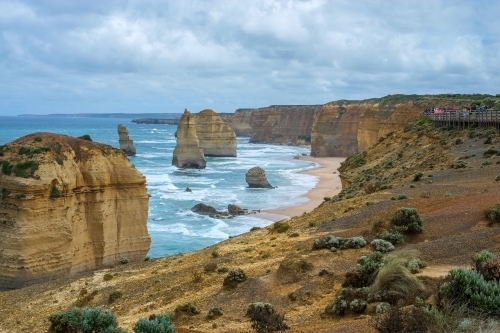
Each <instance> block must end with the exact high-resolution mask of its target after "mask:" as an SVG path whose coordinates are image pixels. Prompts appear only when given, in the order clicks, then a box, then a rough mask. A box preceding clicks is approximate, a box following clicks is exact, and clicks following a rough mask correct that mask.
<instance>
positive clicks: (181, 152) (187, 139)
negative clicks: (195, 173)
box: [172, 110, 207, 169]
mask: <svg viewBox="0 0 500 333" xmlns="http://www.w3.org/2000/svg"><path fill="white" fill-rule="evenodd" d="M172 165H175V166H176V167H178V168H193V169H204V168H205V167H206V166H207V161H206V160H205V155H204V154H203V148H202V147H201V146H200V142H199V140H198V135H197V133H196V120H195V116H194V115H192V114H191V112H189V111H188V110H185V111H184V113H183V114H182V117H181V120H180V121H179V125H178V126H177V144H176V145H175V149H174V153H173V157H172Z"/></svg>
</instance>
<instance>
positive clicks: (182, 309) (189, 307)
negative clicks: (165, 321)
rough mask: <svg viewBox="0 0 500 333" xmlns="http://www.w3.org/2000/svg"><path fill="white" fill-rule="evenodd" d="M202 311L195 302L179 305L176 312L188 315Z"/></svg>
mask: <svg viewBox="0 0 500 333" xmlns="http://www.w3.org/2000/svg"><path fill="white" fill-rule="evenodd" d="M199 313H200V309H199V308H198V307H197V306H196V304H193V303H186V304H182V305H178V306H177V307H176V308H175V314H176V315H178V314H187V315H190V316H192V315H197V314H199Z"/></svg>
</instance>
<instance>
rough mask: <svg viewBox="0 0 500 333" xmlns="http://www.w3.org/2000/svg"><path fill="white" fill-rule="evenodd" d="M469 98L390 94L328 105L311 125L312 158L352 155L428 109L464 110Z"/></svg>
mask: <svg viewBox="0 0 500 333" xmlns="http://www.w3.org/2000/svg"><path fill="white" fill-rule="evenodd" d="M473 100H474V99H472V98H467V97H461V96H458V97H447V96H423V95H420V96H419V95H393V96H391V95H389V96H386V97H383V98H376V99H367V100H363V101H347V100H340V101H334V102H330V103H327V104H325V105H324V106H323V107H322V108H321V112H319V114H318V116H317V117H316V118H315V121H314V124H313V125H312V134H311V155H312V156H316V157H327V156H339V157H340V156H344V157H345V156H350V155H352V154H355V153H357V152H359V151H364V150H366V149H368V148H369V147H371V146H372V145H373V144H375V143H376V142H377V141H378V140H379V139H380V138H382V137H384V136H385V135H387V134H388V133H390V132H393V131H396V130H398V129H400V128H403V127H405V126H406V125H407V124H409V123H411V122H413V121H414V120H415V119H417V118H418V117H419V115H420V114H421V113H422V112H423V111H424V110H425V109H427V108H434V107H440V108H451V107H456V108H459V109H461V108H462V107H464V106H468V105H470V104H471V102H472V101H473Z"/></svg>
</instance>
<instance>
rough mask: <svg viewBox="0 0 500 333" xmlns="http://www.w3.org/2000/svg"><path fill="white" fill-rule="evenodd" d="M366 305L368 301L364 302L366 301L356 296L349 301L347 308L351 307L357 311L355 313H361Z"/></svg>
mask: <svg viewBox="0 0 500 333" xmlns="http://www.w3.org/2000/svg"><path fill="white" fill-rule="evenodd" d="M367 305H368V303H366V301H363V300H359V299H357V298H356V299H354V300H353V301H352V302H350V303H349V309H351V310H352V311H354V312H357V313H363V312H365V309H366V306H367Z"/></svg>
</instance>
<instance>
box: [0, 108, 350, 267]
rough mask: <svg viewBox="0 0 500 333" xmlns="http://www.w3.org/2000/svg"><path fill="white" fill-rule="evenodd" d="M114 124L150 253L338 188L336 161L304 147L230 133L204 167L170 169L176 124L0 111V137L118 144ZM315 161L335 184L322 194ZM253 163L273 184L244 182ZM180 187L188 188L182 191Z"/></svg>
mask: <svg viewBox="0 0 500 333" xmlns="http://www.w3.org/2000/svg"><path fill="white" fill-rule="evenodd" d="M120 123H122V124H124V125H125V126H127V128H128V129H129V132H130V138H131V139H133V140H134V142H135V145H136V147H137V156H136V157H129V159H130V161H131V162H132V164H134V165H135V167H136V168H137V169H138V170H139V171H140V172H141V173H142V174H143V175H145V176H146V179H147V187H148V193H149V194H150V195H151V197H150V204H149V218H148V230H149V233H150V234H151V238H152V244H151V250H150V252H149V254H148V255H149V256H151V257H162V256H166V255H172V254H176V253H184V252H190V251H195V250H198V249H201V248H204V247H206V246H209V245H212V244H215V243H217V242H220V241H222V240H225V239H227V238H228V237H229V236H234V235H238V234H241V233H244V232H247V231H249V230H250V229H251V228H252V227H255V226H258V227H263V226H266V225H269V224H270V223H271V222H272V221H274V220H276V219H277V216H276V215H270V214H279V218H278V219H282V218H286V217H288V216H294V215H298V214H302V213H303V212H304V211H310V210H312V208H314V207H315V206H317V205H318V204H319V203H320V202H321V201H322V199H323V197H324V196H332V195H334V194H336V193H337V192H338V191H340V189H338V188H337V187H338V186H340V181H339V180H338V176H337V175H334V174H333V171H335V170H336V168H337V167H338V166H337V167H334V168H333V169H332V167H333V165H329V164H325V162H326V163H329V162H328V160H329V159H325V161H323V159H316V158H310V157H309V156H303V155H304V154H306V155H308V154H309V148H307V147H296V146H284V145H283V146H280V145H269V144H250V143H248V138H238V156H237V157H235V158H208V159H207V162H208V163H207V168H206V169H205V170H181V169H177V168H176V167H174V166H172V165H171V158H172V152H173V148H174V146H175V137H174V132H175V129H176V126H172V125H151V124H132V123H130V119H128V118H123V119H122V118H114V119H105V118H104V119H103V118H100V119H96V118H77V117H74V118H73V117H71V118H67V117H61V118H59V117H2V118H0V144H5V143H8V142H10V141H12V140H14V139H17V138H19V137H21V136H23V135H26V134H29V133H33V132H53V133H60V134H66V135H71V136H81V135H84V134H89V135H90V137H91V138H92V140H94V141H97V142H101V143H105V144H109V145H111V146H114V147H118V133H117V125H118V124H120ZM297 156H300V159H297V158H296V157H297ZM294 157H295V158H294ZM320 164H321V165H327V166H328V170H330V169H331V170H330V171H328V172H329V174H331V175H332V176H335V177H336V178H337V180H338V184H337V185H335V184H333V185H328V186H329V188H328V189H325V190H327V191H328V194H327V195H326V194H325V193H326V192H325V191H323V192H318V189H319V188H321V185H320V184H318V180H319V178H321V177H322V176H321V175H319V174H315V173H317V172H318V171H319V170H323V169H324V168H321V167H319V166H320ZM257 165H258V166H261V167H262V168H264V169H265V170H266V173H267V175H268V179H269V181H270V183H271V184H273V185H274V186H277V188H275V189H272V190H269V189H248V188H247V187H246V183H245V181H244V175H245V173H246V171H247V170H248V169H250V168H251V167H253V166H257ZM325 170H326V169H325ZM186 187H189V188H190V189H192V190H193V192H185V189H186ZM311 189H313V190H312V191H310V190H311ZM309 191H310V192H309ZM335 191H336V192H335ZM314 193H316V194H314ZM304 195H305V196H304ZM318 200H320V201H318ZM199 202H203V203H205V204H208V205H212V206H214V207H216V208H217V209H220V210H223V209H226V208H227V205H228V204H230V203H231V204H237V205H239V206H241V207H243V208H247V209H249V210H261V212H262V213H259V214H255V215H254V214H252V215H247V216H238V217H235V218H233V219H226V220H218V219H213V218H210V217H207V216H202V215H198V214H195V213H193V212H191V211H190V208H191V207H193V206H194V205H195V204H197V203H199ZM306 206H307V207H309V208H306ZM280 207H281V208H280ZM283 209H284V210H283ZM264 212H265V213H264Z"/></svg>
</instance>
